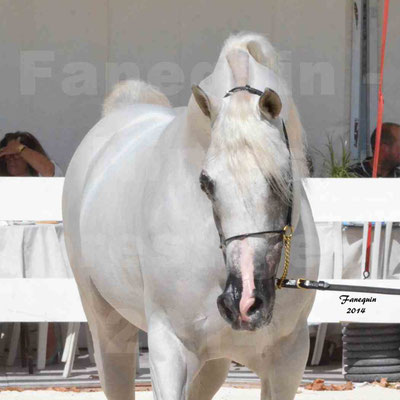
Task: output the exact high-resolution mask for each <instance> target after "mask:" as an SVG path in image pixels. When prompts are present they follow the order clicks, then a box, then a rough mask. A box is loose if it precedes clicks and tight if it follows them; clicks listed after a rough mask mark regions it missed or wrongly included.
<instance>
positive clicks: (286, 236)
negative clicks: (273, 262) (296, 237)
mask: <svg viewBox="0 0 400 400" xmlns="http://www.w3.org/2000/svg"><path fill="white" fill-rule="evenodd" d="M292 237H293V227H291V226H289V225H286V226H285V227H284V228H283V245H284V247H285V255H284V261H283V273H282V277H281V279H279V280H278V284H277V287H278V289H282V285H283V281H284V280H285V279H286V277H287V274H288V272H289V265H290V245H291V242H292Z"/></svg>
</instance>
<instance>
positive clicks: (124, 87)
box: [102, 79, 171, 117]
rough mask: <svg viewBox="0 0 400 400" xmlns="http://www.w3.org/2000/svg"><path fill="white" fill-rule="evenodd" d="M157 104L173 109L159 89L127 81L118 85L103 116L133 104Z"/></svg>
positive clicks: (105, 105)
mask: <svg viewBox="0 0 400 400" xmlns="http://www.w3.org/2000/svg"><path fill="white" fill-rule="evenodd" d="M138 103H143V104H155V105H160V106H164V107H169V108H170V107H171V104H170V102H169V100H168V98H167V96H165V94H163V93H162V92H161V91H160V90H159V89H158V88H156V87H155V86H153V85H150V84H149V83H146V82H143V81H140V80H134V79H132V80H126V81H121V82H119V83H117V84H116V85H115V86H114V87H113V88H112V90H111V93H110V94H109V95H108V96H107V97H106V98H105V100H104V103H103V111H102V116H103V117H105V116H106V115H108V114H110V113H111V112H113V111H115V110H118V109H121V108H124V107H127V106H130V105H133V104H138Z"/></svg>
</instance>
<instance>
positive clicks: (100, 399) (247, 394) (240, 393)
mask: <svg viewBox="0 0 400 400" xmlns="http://www.w3.org/2000/svg"><path fill="white" fill-rule="evenodd" d="M0 399H1V400H15V399H16V400H28V399H29V400H106V397H105V396H104V394H103V393H102V392H95V393H74V392H64V393H63V392H55V391H46V390H40V391H24V392H11V391H10V392H8V391H5V392H0ZM151 399H153V395H152V393H151V392H136V400H151ZM243 399H245V400H259V399H260V389H236V388H229V387H223V388H221V389H220V391H219V392H218V394H217V395H216V396H215V397H214V400H243ZM295 400H400V390H394V389H385V388H381V387H372V386H363V387H359V388H357V389H355V390H351V391H346V392H312V391H306V390H305V391H303V392H302V393H299V394H297V395H296V398H295Z"/></svg>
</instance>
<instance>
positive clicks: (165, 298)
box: [63, 33, 319, 400]
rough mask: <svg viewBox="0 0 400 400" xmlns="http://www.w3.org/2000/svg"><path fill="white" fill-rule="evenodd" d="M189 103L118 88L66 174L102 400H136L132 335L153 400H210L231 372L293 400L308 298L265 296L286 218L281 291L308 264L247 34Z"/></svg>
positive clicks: (296, 146) (257, 57)
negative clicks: (248, 374)
mask: <svg viewBox="0 0 400 400" xmlns="http://www.w3.org/2000/svg"><path fill="white" fill-rule="evenodd" d="M245 85H250V86H251V87H248V86H247V87H246V86H245ZM200 87H201V88H200ZM200 87H199V86H196V87H194V88H193V96H192V97H191V99H190V102H189V105H188V107H187V108H182V109H172V108H171V107H170V106H169V103H168V100H167V99H166V98H165V96H163V95H162V94H161V93H159V92H158V91H157V90H155V89H154V88H152V87H151V86H149V85H147V84H145V83H143V82H127V83H123V84H120V85H119V86H118V87H117V88H116V89H115V90H114V92H113V93H112V94H111V95H110V97H109V98H108V99H107V100H106V102H105V105H104V112H103V115H104V118H103V119H101V120H100V121H99V122H98V124H97V125H96V126H95V127H94V128H93V129H92V130H91V131H90V132H89V133H88V134H87V136H86V137H85V139H84V140H83V142H82V144H81V145H80V146H79V148H78V150H77V151H76V153H75V155H74V157H73V159H72V161H71V164H70V166H69V169H68V172H67V176H66V179H65V188H64V198H63V211H64V225H65V236H66V242H67V249H68V253H69V257H70V262H71V265H72V267H73V269H74V274H75V278H76V281H77V283H78V286H79V291H80V295H81V298H82V303H83V306H84V309H85V312H86V314H87V318H88V321H89V325H90V329H91V332H92V335H93V339H94V343H95V357H96V362H97V366H98V369H99V373H100V379H101V383H102V387H103V389H104V392H105V394H106V396H107V398H108V400H122V399H124V400H126V399H129V400H132V399H134V397H135V396H134V378H135V357H137V354H136V346H137V340H138V329H142V330H144V331H146V332H147V333H148V341H149V352H150V354H149V357H150V369H151V376H152V383H153V393H154V398H156V399H163V400H167V399H168V400H178V399H197V400H206V399H211V398H212V397H213V395H214V394H215V393H216V392H217V390H218V389H219V387H220V386H221V385H222V383H223V382H224V380H225V378H226V375H227V373H228V370H229V366H230V362H231V360H235V361H237V362H239V363H241V364H244V365H246V366H248V367H249V368H250V369H252V370H253V371H255V373H256V374H257V375H258V376H259V377H260V379H261V385H262V390H261V399H264V400H267V399H268V400H272V399H273V400H277V399H279V400H292V399H293V398H294V396H295V393H296V390H297V387H298V385H299V383H300V380H301V377H302V373H303V370H304V366H305V363H306V358H307V354H308V348H309V345H308V328H307V316H308V313H309V311H310V309H311V306H312V303H313V298H314V296H313V293H311V292H307V291H305V290H289V289H281V290H275V277H277V276H280V274H281V273H282V272H281V270H282V262H281V261H280V260H281V258H283V257H281V253H282V229H283V228H284V226H285V225H286V224H287V218H288V217H289V219H290V217H291V221H292V225H293V226H294V229H295V234H294V237H293V245H292V255H291V260H292V261H291V266H290V271H289V276H290V277H291V278H300V277H306V278H308V279H316V278H317V267H318V263H319V255H318V244H317V243H318V242H317V240H316V233H315V228H314V223H313V220H312V216H311V213H310V209H309V206H308V203H307V201H306V197H305V194H304V193H303V192H302V189H301V184H300V179H301V178H302V177H303V176H305V175H306V174H307V173H306V170H307V168H306V161H305V155H304V135H303V130H302V127H301V124H300V120H299V117H298V114H297V110H296V107H295V105H294V103H293V100H292V98H291V95H290V93H289V91H288V90H287V88H286V86H285V83H284V81H283V79H282V78H281V77H280V75H279V69H278V58H277V54H276V52H275V51H274V49H273V48H272V46H271V45H270V44H269V42H268V41H267V40H266V39H265V38H264V37H262V36H260V35H257V34H252V33H242V34H239V35H235V36H232V37H230V38H229V39H228V40H227V42H226V43H225V45H224V47H223V49H222V52H221V55H220V57H219V59H218V62H217V64H216V67H215V70H214V72H213V73H212V74H211V75H210V76H209V77H208V78H206V79H205V80H204V81H203V82H201V84H200ZM235 87H236V88H237V89H236V90H234V91H232V92H229V91H230V89H232V88H235ZM238 87H239V88H238ZM265 88H267V89H265ZM254 89H258V90H261V91H262V92H259V91H257V90H254ZM264 89H265V90H264ZM228 92H229V93H228ZM227 93H228V96H227V97H224V96H225V94H227ZM139 103H142V104H139ZM144 103H147V104H144ZM282 121H284V122H285V124H286V128H287V132H288V143H287V142H286V140H285V135H284V132H283V129H282V128H283V124H282ZM199 177H200V182H199ZM203 192H205V193H206V195H207V196H206V195H205V194H204V193H203ZM207 197H208V198H207ZM289 204H291V205H292V207H289ZM266 231H267V232H266ZM260 232H261V233H260ZM265 232H266V233H265ZM248 234H250V235H248ZM220 244H221V247H222V251H221V249H220V248H219V247H220ZM217 302H218V305H217Z"/></svg>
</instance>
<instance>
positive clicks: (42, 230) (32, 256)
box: [0, 223, 73, 278]
mask: <svg viewBox="0 0 400 400" xmlns="http://www.w3.org/2000/svg"><path fill="white" fill-rule="evenodd" d="M0 277H1V278H73V274H72V271H71V268H70V266H69V262H68V257H67V253H66V249H65V243H64V228H63V224H62V223H60V224H32V225H5V226H0Z"/></svg>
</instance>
